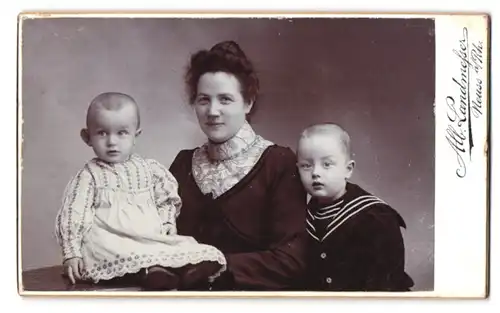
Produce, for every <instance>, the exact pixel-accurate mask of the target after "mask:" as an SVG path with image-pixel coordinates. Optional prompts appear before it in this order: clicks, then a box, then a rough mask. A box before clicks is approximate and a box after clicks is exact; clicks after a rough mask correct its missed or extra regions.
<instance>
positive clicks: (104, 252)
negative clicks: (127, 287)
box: [56, 156, 226, 282]
mask: <svg viewBox="0 0 500 313" xmlns="http://www.w3.org/2000/svg"><path fill="white" fill-rule="evenodd" d="M180 208H181V200H180V198H179V196H178V194H177V182H176V181H175V179H174V178H173V176H172V175H171V174H170V172H169V171H168V170H167V169H166V168H165V167H163V166H162V165H160V164H159V163H158V162H156V161H154V160H144V159H142V158H140V157H138V156H133V157H132V158H131V159H130V160H129V161H127V162H125V163H121V164H107V163H105V162H102V161H99V160H92V161H90V162H88V163H87V165H86V166H85V168H84V169H83V170H81V171H80V172H79V173H78V174H77V175H76V176H75V178H74V179H73V180H72V181H71V182H70V184H69V185H68V187H67V189H66V191H65V196H64V200H63V205H62V207H61V209H60V211H59V213H58V215H57V219H56V235H57V238H58V241H59V242H60V243H61V246H62V249H63V257H64V259H68V258H72V257H81V258H82V259H83V262H84V267H85V271H84V273H83V278H84V279H89V280H92V281H94V282H98V281H99V280H103V279H104V280H109V279H112V278H115V277H120V276H123V275H125V274H129V273H137V272H139V271H140V270H141V269H143V268H147V267H150V266H152V265H160V266H165V267H174V268H179V267H183V266H185V265H187V264H197V263H200V262H202V261H213V262H218V263H219V264H221V265H222V269H221V271H219V272H218V273H216V274H215V275H213V276H212V277H211V278H210V280H213V279H215V278H216V277H217V276H219V275H220V273H221V272H222V271H224V270H225V265H226V260H225V258H224V255H223V254H222V253H221V252H220V251H219V250H217V249H216V248H215V247H212V246H208V245H203V244H199V243H198V242H197V241H196V240H195V239H194V238H192V237H187V236H178V235H176V234H175V232H174V233H172V234H170V233H167V231H170V230H172V228H168V229H167V228H165V225H167V224H169V225H170V226H172V225H174V226H175V220H176V218H177V216H178V215H179V213H180ZM138 221H140V222H138Z"/></svg>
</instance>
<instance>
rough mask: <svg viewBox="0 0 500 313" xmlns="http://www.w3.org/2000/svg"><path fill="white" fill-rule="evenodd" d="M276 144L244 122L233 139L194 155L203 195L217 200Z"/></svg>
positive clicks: (205, 147)
mask: <svg viewBox="0 0 500 313" xmlns="http://www.w3.org/2000/svg"><path fill="white" fill-rule="evenodd" d="M271 145H273V143H272V142H271V141H268V140H265V139H264V138H262V137H261V136H259V135H257V134H256V133H255V132H254V130H253V129H252V127H251V126H250V125H249V124H248V123H246V122H245V124H243V126H242V127H241V128H240V130H239V131H238V132H237V133H236V135H234V136H233V137H232V138H231V139H229V140H227V141H225V142H223V143H220V144H216V143H213V142H207V143H205V144H204V145H203V146H201V147H200V148H198V149H196V150H195V152H194V153H193V168H192V172H193V177H194V180H195V181H196V184H197V185H198V187H199V188H200V190H201V192H202V193H203V194H210V193H211V194H212V197H213V198H217V197H219V196H220V195H222V194H223V193H225V192H226V191H228V190H229V189H231V188H232V187H233V186H234V185H236V184H237V183H238V182H239V181H240V180H241V179H243V177H245V176H246V175H247V174H248V172H250V170H251V169H252V168H253V167H254V166H255V164H256V163H257V162H258V161H259V159H260V157H261V156H262V153H263V152H264V151H265V150H266V148H267V147H269V146H271Z"/></svg>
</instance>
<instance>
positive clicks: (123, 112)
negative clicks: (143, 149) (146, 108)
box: [88, 106, 137, 163]
mask: <svg viewBox="0 0 500 313" xmlns="http://www.w3.org/2000/svg"><path fill="white" fill-rule="evenodd" d="M136 134H137V116H136V113H135V110H134V108H133V107H132V106H125V107H123V108H121V109H119V110H114V111H113V110H106V109H102V108H101V109H99V110H97V111H96V112H95V115H94V118H93V119H92V122H91V125H89V128H88V135H89V142H88V144H89V145H90V146H91V147H92V149H93V150H94V152H95V154H96V156H97V157H98V158H100V159H101V160H104V161H106V162H109V163H119V162H123V161H126V160H127V159H128V158H129V156H130V155H131V153H132V151H133V148H134V145H135V138H136Z"/></svg>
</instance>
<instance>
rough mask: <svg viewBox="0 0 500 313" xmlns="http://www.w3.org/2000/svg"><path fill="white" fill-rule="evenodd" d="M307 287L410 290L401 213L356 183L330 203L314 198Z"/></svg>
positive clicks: (310, 211)
mask: <svg viewBox="0 0 500 313" xmlns="http://www.w3.org/2000/svg"><path fill="white" fill-rule="evenodd" d="M306 222H307V232H308V233H309V243H308V247H309V248H308V257H307V264H308V270H307V274H306V277H305V278H304V284H305V286H304V289H306V290H315V291H409V290H410V288H411V287H412V286H413V284H414V283H413V280H412V278H411V277H410V276H409V275H408V274H407V273H406V272H405V247H404V240H403V236H402V234H401V229H400V227H403V228H406V224H405V222H404V220H403V218H402V217H401V215H400V214H399V213H398V212H396V211H395V210H394V209H393V208H391V207H390V206H389V205H387V204H386V203H385V202H384V201H382V200H381V199H379V198H377V197H375V196H373V195H371V194H370V193H368V192H366V191H365V190H363V189H362V188H361V187H359V186H358V185H356V184H353V183H350V182H348V183H347V192H346V193H345V194H344V196H342V197H341V198H340V199H338V200H336V201H334V202H333V203H330V204H328V205H319V204H318V202H317V201H316V200H315V199H312V200H311V201H310V202H309V207H308V212H307V220H306Z"/></svg>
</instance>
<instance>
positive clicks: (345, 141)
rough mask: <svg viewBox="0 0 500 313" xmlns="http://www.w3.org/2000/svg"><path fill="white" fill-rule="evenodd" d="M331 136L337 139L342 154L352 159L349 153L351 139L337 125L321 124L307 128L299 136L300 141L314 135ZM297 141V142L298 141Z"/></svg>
mask: <svg viewBox="0 0 500 313" xmlns="http://www.w3.org/2000/svg"><path fill="white" fill-rule="evenodd" d="M320 134H321V135H332V137H334V136H335V137H337V138H338V139H339V140H340V143H341V144H342V147H343V148H344V153H345V155H346V156H347V157H348V158H351V157H352V154H351V153H352V152H351V137H350V136H349V134H348V133H347V131H345V129H343V128H342V127H340V126H339V125H337V124H335V123H321V124H314V125H311V126H308V127H307V128H306V129H304V130H303V131H302V133H301V135H300V139H302V138H307V137H311V136H314V135H320ZM300 139H299V140H300Z"/></svg>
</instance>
